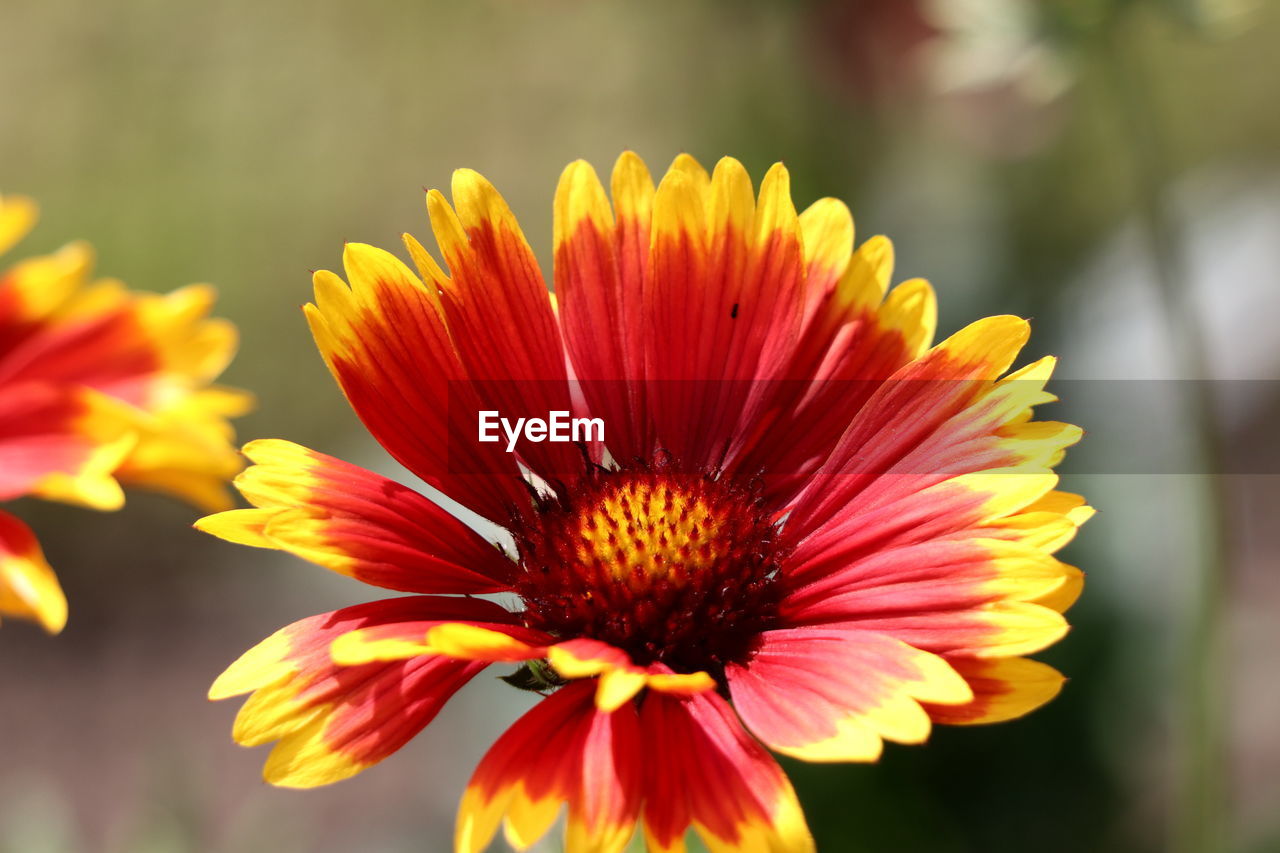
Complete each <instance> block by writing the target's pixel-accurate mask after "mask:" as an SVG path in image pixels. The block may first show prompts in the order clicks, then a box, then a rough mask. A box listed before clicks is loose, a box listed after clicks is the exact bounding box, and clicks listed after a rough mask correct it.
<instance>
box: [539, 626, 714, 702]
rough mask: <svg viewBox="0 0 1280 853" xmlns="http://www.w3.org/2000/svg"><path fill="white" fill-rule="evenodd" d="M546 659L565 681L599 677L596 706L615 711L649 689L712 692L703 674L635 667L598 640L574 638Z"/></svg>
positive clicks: (685, 693)
mask: <svg viewBox="0 0 1280 853" xmlns="http://www.w3.org/2000/svg"><path fill="white" fill-rule="evenodd" d="M546 653H547V660H548V661H550V663H551V666H552V667H554V668H555V670H556V672H558V673H559V674H560V675H562V676H563V677H565V678H569V679H575V678H595V677H598V679H599V680H598V681H597V688H596V707H597V708H599V709H600V710H601V711H606V712H608V711H616V710H617V709H618V708H621V707H622V706H623V705H625V704H626V703H627V702H630V701H631V699H632V698H633V697H634V696H635V695H636V694H638V693H639V692H640V691H641V690H644V689H646V688H648V689H649V690H656V691H659V692H661V693H673V694H677V695H683V696H688V695H692V694H694V693H702V692H704V691H707V690H714V689H715V686H716V682H715V679H714V678H712V677H711V676H710V675H709V674H708V673H705V672H689V673H676V672H672V671H671V670H669V669H667V668H666V667H663V666H661V665H656V664H655V665H651V666H648V667H641V666H636V665H635V664H633V663H632V662H631V658H630V657H628V656H627V653H626V652H624V651H622V650H621V649H617V648H614V647H613V646H610V645H609V644H607V643H602V642H600V641H599V640H590V639H585V638H584V639H576V640H566V641H564V642H562V643H557V644H555V645H554V646H551V647H550V648H548V649H547V650H546Z"/></svg>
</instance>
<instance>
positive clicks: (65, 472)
mask: <svg viewBox="0 0 1280 853" xmlns="http://www.w3.org/2000/svg"><path fill="white" fill-rule="evenodd" d="M35 218H36V206H35V204H34V203H33V202H32V201H30V200H29V199H26V198H22V197H14V196H9V197H5V198H0V253H3V252H5V251H7V250H8V249H9V248H10V247H11V246H12V245H13V244H14V243H16V242H17V241H18V240H20V239H21V238H22V237H24V236H25V235H26V233H27V231H29V230H30V228H31V226H32V224H33V223H34V222H35ZM92 263H93V255H92V251H91V250H90V249H89V247H88V246H86V245H85V244H83V243H72V244H70V245H68V246H66V247H64V248H63V249H61V250H59V251H58V252H56V253H54V254H52V255H48V256H42V257H35V258H30V259H27V260H25V261H21V262H19V263H18V264H16V265H15V266H13V267H11V268H10V269H8V270H6V271H4V272H3V273H0V500H9V499H12V498H18V497H22V496H24V495H35V496H38V497H43V498H49V499H52V500H60V501H68V502H71V503H77V504H82V505H84V506H88V507H92V508H94V509H102V510H111V509H118V508H119V507H120V506H122V505H123V503H124V492H123V491H122V490H121V484H122V483H124V484H131V485H137V486H142V487H145V488H151V489H157V490H160V491H164V492H169V493H171V494H174V495H177V496H178V497H181V498H184V499H186V500H188V501H190V502H191V503H193V504H195V505H196V506H198V507H200V508H202V509H204V510H205V511H207V512H212V511H217V510H220V509H226V508H228V507H230V506H232V505H233V502H232V500H231V496H230V493H229V492H228V490H227V488H226V485H225V484H226V482H227V481H228V480H229V479H230V478H231V477H232V476H233V475H235V473H236V472H237V471H239V470H240V469H241V468H242V467H243V465H242V463H241V462H240V459H239V456H238V455H237V454H236V452H235V450H234V448H233V447H232V446H231V444H230V442H231V439H232V438H233V437H234V436H233V433H232V430H231V426H230V424H228V423H227V418H228V417H231V416H234V415H238V414H241V413H243V412H244V411H246V410H247V408H248V406H249V403H250V398H249V396H248V395H247V394H246V393H245V392H242V391H238V390H235V389H231V388H221V387H216V386H211V385H210V384H209V383H210V382H211V381H212V380H213V379H214V377H216V376H217V375H218V374H219V373H221V372H222V369H223V368H224V367H226V365H227V362H228V361H230V359H231V356H232V354H233V353H234V351H235V347H236V332H235V328H234V327H233V326H232V325H231V324H230V323H228V322H226V321H224V320H211V319H207V317H206V315H207V314H208V312H209V309H210V307H211V306H212V304H213V298H214V294H213V290H212V289H211V288H209V287H207V286H200V285H197V286H193V287H186V288H183V289H181V290H177V291H174V292H173V293H170V294H168V295H165V296H160V295H157V294H149V293H139V292H134V291H130V290H127V289H126V288H125V287H124V285H122V284H121V283H120V282H118V281H113V280H100V281H91V280H90V269H91V267H92ZM0 614H4V615H7V616H14V617H19V618H24V619H30V620H34V621H36V622H38V623H40V624H41V625H42V626H44V628H45V629H47V630H48V631H50V632H52V633H57V632H58V631H61V630H62V628H63V626H64V625H65V624H66V620H67V602H66V598H65V597H64V595H63V592H62V589H61V587H60V586H59V584H58V580H57V577H56V576H55V575H54V573H53V570H52V569H51V568H50V567H49V564H48V563H47V562H46V560H45V558H44V556H43V554H42V552H41V549H40V546H39V543H38V542H37V541H36V538H35V536H34V534H32V532H31V531H30V529H29V528H27V526H26V525H25V524H23V523H22V522H21V521H19V520H18V519H17V518H15V517H14V516H12V515H10V514H8V513H5V512H3V511H0Z"/></svg>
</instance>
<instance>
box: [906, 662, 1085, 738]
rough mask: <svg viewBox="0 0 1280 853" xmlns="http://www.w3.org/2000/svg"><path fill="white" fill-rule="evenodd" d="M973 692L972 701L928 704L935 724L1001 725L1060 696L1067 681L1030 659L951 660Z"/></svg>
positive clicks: (927, 709) (1044, 665) (1060, 675)
mask: <svg viewBox="0 0 1280 853" xmlns="http://www.w3.org/2000/svg"><path fill="white" fill-rule="evenodd" d="M947 662H948V663H949V664H951V666H952V667H954V668H955V671H956V672H958V673H960V675H961V676H963V677H964V679H965V681H967V682H968V683H969V686H970V688H972V690H973V700H972V701H970V702H965V703H962V704H955V705H933V704H926V705H925V710H926V711H928V712H929V716H930V717H931V718H932V719H933V721H934V722H935V723H946V724H948V725H955V726H964V725H976V724H979V723H1002V722H1005V721H1006V720H1013V719H1016V718H1018V717H1021V716H1023V715H1024V714H1029V713H1031V712H1032V711H1034V710H1035V709H1036V708H1039V707H1040V706H1041V705H1043V704H1045V703H1046V702H1048V701H1049V700H1050V699H1053V698H1054V697H1055V696H1057V695H1058V693H1059V692H1061V690H1062V685H1063V684H1064V683H1065V682H1066V679H1065V678H1063V677H1062V674H1061V673H1059V672H1058V671H1057V670H1056V669H1054V668H1053V667H1051V666H1049V665H1047V664H1043V663H1040V662H1039V661H1035V660H1029V659H1028V658H1020V657H1008V658H994V659H983V658H971V657H954V656H953V657H948V658H947Z"/></svg>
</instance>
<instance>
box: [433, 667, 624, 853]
mask: <svg viewBox="0 0 1280 853" xmlns="http://www.w3.org/2000/svg"><path fill="white" fill-rule="evenodd" d="M591 696H592V689H591V685H589V684H586V683H580V684H571V685H569V686H568V687H565V688H562V689H561V690H559V691H557V692H556V693H554V694H552V695H551V696H549V697H548V698H546V699H544V700H542V701H541V702H539V703H538V704H537V705H535V706H534V707H533V709H532V710H530V711H529V712H528V713H527V714H525V715H524V716H523V717H521V718H520V719H519V720H517V721H516V722H515V724H514V725H512V726H511V728H510V729H508V730H507V731H506V733H505V734H503V735H502V737H500V738H499V739H498V740H497V742H496V743H494V745H493V747H492V748H490V750H489V752H488V753H487V754H486V755H485V757H484V758H483V759H482V760H481V762H480V764H479V766H478V767H477V768H476V772H475V774H474V775H473V776H472V778H471V782H470V783H469V784H468V785H467V789H466V792H465V793H464V794H463V796H462V804H461V805H460V807H459V809H458V825H457V831H456V835H455V841H454V847H455V850H457V851H458V853H479V851H482V850H484V849H485V848H486V847H487V846H488V844H489V841H490V840H491V839H492V838H493V836H494V834H495V833H496V832H497V829H498V826H499V824H503V825H504V830H505V835H506V838H507V840H508V841H509V842H510V843H511V845H512V846H513V847H515V848H516V849H517V850H526V849H528V848H529V847H530V846H532V845H533V844H534V843H536V842H537V841H538V839H540V838H541V837H542V836H543V835H545V834H546V832H547V830H548V829H550V827H551V825H552V824H553V823H554V822H555V819H556V817H557V815H558V814H559V813H560V810H561V808H562V807H563V806H565V805H567V806H568V820H567V825H566V832H565V836H566V840H565V850H566V851H567V853H619V851H621V850H623V849H624V848H625V847H626V845H627V842H628V841H629V840H630V839H631V836H632V834H633V832H634V830H635V824H636V819H637V817H638V816H639V812H640V793H641V784H642V756H643V753H644V749H645V744H644V742H643V741H642V739H641V735H640V726H639V720H638V718H637V715H636V712H635V708H634V707H633V706H631V705H629V704H628V705H627V706H626V707H624V708H622V709H620V710H618V711H616V712H614V713H605V712H603V711H600V710H598V709H597V708H595V707H593V704H592V699H591Z"/></svg>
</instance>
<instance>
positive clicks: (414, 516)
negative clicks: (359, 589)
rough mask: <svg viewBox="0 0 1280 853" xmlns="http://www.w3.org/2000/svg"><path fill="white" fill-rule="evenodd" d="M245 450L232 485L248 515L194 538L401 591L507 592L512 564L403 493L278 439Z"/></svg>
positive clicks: (431, 506) (209, 521) (227, 517)
mask: <svg viewBox="0 0 1280 853" xmlns="http://www.w3.org/2000/svg"><path fill="white" fill-rule="evenodd" d="M244 452H245V455H246V456H248V457H249V458H250V459H251V460H252V461H253V462H254V463H256V464H254V465H253V466H252V467H250V468H249V469H247V470H246V471H245V472H244V473H242V474H241V475H240V476H239V477H237V478H236V486H237V488H238V489H239V490H240V492H241V494H243V495H244V496H245V497H246V498H247V499H248V500H249V501H250V503H252V504H253V505H254V507H255V508H254V509H240V510H231V511H229V512H224V513H221V514H218V515H214V516H210V517H208V518H205V519H202V520H201V521H199V522H197V524H196V526H197V527H199V528H200V529H201V530H204V531H205V532H207V533H212V534H213V535H215V536H219V537H221V538H223V539H228V540H230V541H233V542H238V543H241V544H248V545H254V546H257V547H261V548H278V549H281V550H284V551H288V552H290V553H292V554H296V555H298V556H300V557H302V558H303V559H306V560H310V561H312V562H314V563H317V564H318V565H321V566H324V567H325V568H327V569H331V570H332V571H335V572H338V573H339V574H343V575H347V576H348V577H353V578H355V579H356V580H360V581H363V582H364V583H368V584H373V585H374V586H381V587H386V588H388V589H395V590H400V591H403V592H420V593H488V592H500V591H503V590H506V589H509V587H510V583H509V582H510V578H511V573H512V571H513V570H514V564H513V563H512V562H511V561H510V560H509V559H508V558H507V557H505V556H503V554H502V553H501V552H500V551H499V550H498V549H497V547H495V546H494V545H493V544H491V543H489V542H486V541H485V540H484V539H483V538H481V537H480V535H479V534H477V533H476V532H475V531H474V530H472V529H471V528H469V527H467V526H466V525H464V524H463V523H462V522H461V521H459V520H458V519H457V518H455V517H454V516H452V515H450V514H449V513H447V512H446V511H445V510H444V509H442V508H441V507H440V506H438V505H437V504H435V503H434V502H432V501H431V500H429V499H428V498H426V497H424V496H422V495H420V494H418V493H417V492H415V491H413V490H412V489H409V488H407V487H405V486H402V485H400V484H399V483H396V482H393V481H391V480H388V479H387V478H385V477H381V476H379V475H377V474H374V473H372V472H370V471H366V470H364V469H362V468H359V467H357V466H355V465H351V464H348V463H346V462H342V461H340V460H338V459H334V458H333V457H330V456H325V455H324V454H322V453H317V452H316V451H314V450H308V449H307V448H305V447H302V446H300V445H297V444H293V443H291V442H287V441H279V440H262V441H254V442H250V443H249V444H248V445H246V446H245V449H244Z"/></svg>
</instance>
